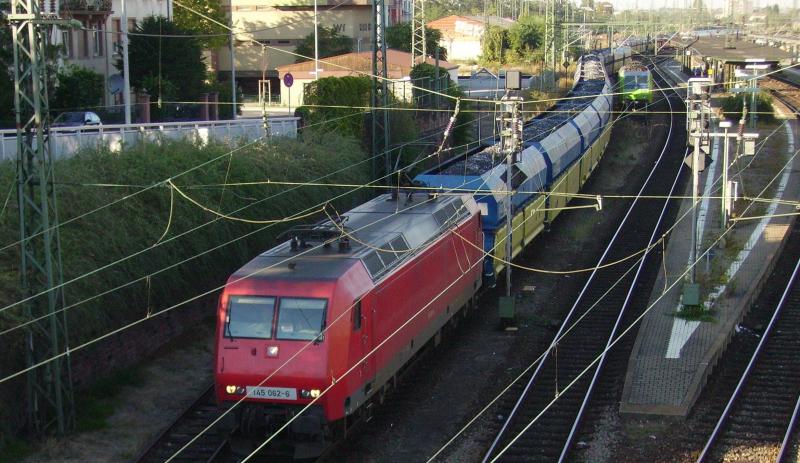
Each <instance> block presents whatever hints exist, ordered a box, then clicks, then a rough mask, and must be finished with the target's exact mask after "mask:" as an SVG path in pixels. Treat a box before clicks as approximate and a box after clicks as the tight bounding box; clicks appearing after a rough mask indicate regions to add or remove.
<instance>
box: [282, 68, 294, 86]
mask: <svg viewBox="0 0 800 463" xmlns="http://www.w3.org/2000/svg"><path fill="white" fill-rule="evenodd" d="M292 84H294V76H293V75H292V73H291V72H287V73H286V74H284V75H283V85H285V86H287V87H291V86H292Z"/></svg>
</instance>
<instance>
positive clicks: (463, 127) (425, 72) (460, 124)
mask: <svg viewBox="0 0 800 463" xmlns="http://www.w3.org/2000/svg"><path fill="white" fill-rule="evenodd" d="M449 75H450V74H448V72H447V70H446V69H444V68H441V67H440V68H439V78H440V79H441V78H447V85H446V86H445V87H444V88H441V87H440V91H442V92H443V93H446V94H447V95H449V96H451V97H456V98H461V97H464V96H465V95H464V91H463V90H461V88H460V87H459V86H458V84H457V83H456V82H453V81H452V80H450V78H449ZM409 77H411V78H412V79H420V78H428V79H430V80H431V81H432V80H433V79H435V78H436V66H433V65H431V64H428V63H419V64H417V65H415V66H414V67H413V68H412V69H411V73H410V76H409ZM422 100H423V99H420V98H415V101H422ZM443 103H444V104H446V105H447V106H448V107H450V108H453V107H455V101H454V100H453V99H447V100H445V101H443ZM465 106H466V105H465V103H464V102H462V103H461V109H464V108H465ZM472 119H473V118H472V113H470V112H469V111H460V112H459V113H458V116H456V121H455V128H454V129H453V142H454V144H456V145H460V144H463V143H466V142H467V141H468V140H469V138H470V136H471V132H472V127H471V124H469V122H470V121H472Z"/></svg>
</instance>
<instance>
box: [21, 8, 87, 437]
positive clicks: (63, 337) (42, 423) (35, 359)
mask: <svg viewBox="0 0 800 463" xmlns="http://www.w3.org/2000/svg"><path fill="white" fill-rule="evenodd" d="M56 11H57V10H56ZM8 20H9V21H10V23H11V30H12V35H13V48H14V84H15V85H14V107H15V110H16V122H17V198H18V202H19V223H20V243H21V244H20V248H21V249H20V258H21V261H20V280H21V285H22V296H23V297H25V298H31V299H30V300H29V301H28V302H26V303H25V304H24V315H25V317H26V319H27V320H33V319H37V318H41V320H39V321H37V322H35V323H32V324H30V325H28V326H27V328H26V339H25V361H26V364H27V366H28V368H29V370H28V372H27V380H28V386H27V391H26V392H27V399H28V418H29V425H30V426H31V428H32V430H33V431H34V432H35V433H37V434H43V433H45V432H47V431H49V430H51V429H53V428H54V429H55V430H56V431H57V432H58V433H59V434H64V433H65V432H66V431H67V430H69V429H70V428H71V427H72V424H73V423H74V411H75V406H74V401H73V395H72V378H71V373H70V362H69V355H63V354H64V352H67V353H68V352H69V350H68V347H69V339H68V337H67V336H68V333H67V319H66V315H65V312H64V311H62V308H63V307H64V293H63V290H62V288H61V283H62V281H63V276H62V273H61V248H60V247H61V243H60V239H59V233H58V213H57V207H56V192H55V186H54V185H55V181H54V177H53V157H52V152H51V149H50V131H49V129H50V127H49V125H50V124H49V118H50V115H49V108H48V102H47V69H46V62H45V59H46V58H45V49H46V46H47V38H48V31H49V30H50V28H51V27H52V26H54V25H69V24H70V21H68V20H62V19H58V17H57V16H56V15H55V14H53V13H49V14H42V13H41V11H40V9H39V2H38V1H34V0H12V2H11V14H9V15H8ZM40 293H44V294H42V295H41V296H38V297H34V296H36V295H37V294H40Z"/></svg>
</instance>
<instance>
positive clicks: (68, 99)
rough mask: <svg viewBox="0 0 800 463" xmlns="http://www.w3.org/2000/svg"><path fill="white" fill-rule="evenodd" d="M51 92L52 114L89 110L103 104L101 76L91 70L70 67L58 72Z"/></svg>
mask: <svg viewBox="0 0 800 463" xmlns="http://www.w3.org/2000/svg"><path fill="white" fill-rule="evenodd" d="M56 81H57V84H56V87H55V88H54V89H51V90H52V96H51V98H50V110H51V111H52V112H54V113H55V112H63V111H72V110H77V109H89V108H92V107H95V106H100V105H102V104H103V76H102V74H98V73H96V72H94V71H92V70H91V69H86V68H84V67H81V66H75V65H70V66H66V67H64V68H62V69H60V70H59V71H58V74H57V75H56Z"/></svg>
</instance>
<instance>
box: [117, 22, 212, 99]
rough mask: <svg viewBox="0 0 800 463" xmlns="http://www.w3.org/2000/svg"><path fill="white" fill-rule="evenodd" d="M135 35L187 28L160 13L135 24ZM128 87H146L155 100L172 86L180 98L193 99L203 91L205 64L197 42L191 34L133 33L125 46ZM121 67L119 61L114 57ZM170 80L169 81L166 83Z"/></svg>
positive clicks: (118, 67) (163, 97)
mask: <svg viewBox="0 0 800 463" xmlns="http://www.w3.org/2000/svg"><path fill="white" fill-rule="evenodd" d="M135 32H136V33H138V34H152V35H156V36H157V35H162V34H163V35H184V34H187V33H188V32H189V31H186V30H184V29H182V28H180V27H178V25H177V24H176V23H174V22H172V21H170V20H169V19H167V18H165V17H163V16H148V17H146V18H144V20H143V21H142V22H141V23H139V24H138V25H137V26H136V30H135ZM128 50H129V51H128V54H129V57H128V59H129V62H130V71H131V86H133V87H136V88H137V89H145V90H147V92H148V93H149V94H150V95H151V96H152V99H153V100H157V99H158V98H159V95H161V99H162V101H167V99H166V98H165V96H166V94H165V93H164V92H165V91H166V90H167V88H168V87H169V86H170V85H172V88H173V89H174V95H169V96H170V97H174V98H177V99H179V100H183V101H196V100H197V97H198V95H199V94H200V93H202V92H203V89H204V83H205V80H206V66H205V63H204V60H203V56H202V48H201V46H200V42H199V41H198V40H197V39H195V38H193V37H186V38H183V37H181V38H175V37H171V38H161V37H151V36H148V35H133V36H131V38H130V42H129V45H128ZM115 65H116V67H117V69H120V70H121V69H122V60H121V59H120V60H117V63H116V64H115ZM168 83H169V84H168Z"/></svg>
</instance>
